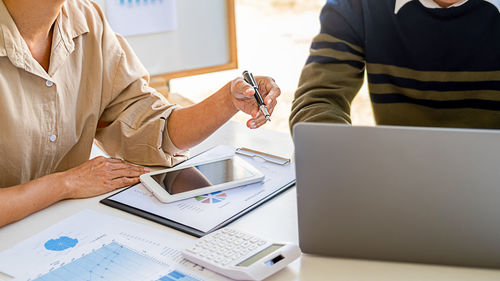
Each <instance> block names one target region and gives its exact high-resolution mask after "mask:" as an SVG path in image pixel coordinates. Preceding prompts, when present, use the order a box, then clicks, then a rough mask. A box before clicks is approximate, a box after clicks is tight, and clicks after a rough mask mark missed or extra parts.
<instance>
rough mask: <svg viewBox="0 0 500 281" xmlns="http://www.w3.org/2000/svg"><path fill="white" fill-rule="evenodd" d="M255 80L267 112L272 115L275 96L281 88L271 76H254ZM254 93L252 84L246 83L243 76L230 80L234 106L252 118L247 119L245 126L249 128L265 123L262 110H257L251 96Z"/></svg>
mask: <svg viewBox="0 0 500 281" xmlns="http://www.w3.org/2000/svg"><path fill="white" fill-rule="evenodd" d="M255 80H256V81H257V84H258V85H259V92H260V94H261V95H262V99H263V100H264V103H265V104H266V106H267V109H268V110H269V114H271V115H272V113H273V111H274V107H275V106H276V103H277V98H278V97H279V95H280V94H281V90H280V88H279V87H278V85H276V82H274V79H273V78H271V77H265V76H256V77H255ZM254 94H255V91H254V89H253V88H252V86H250V85H249V84H248V83H246V82H245V80H243V78H241V77H239V78H236V79H234V80H233V81H232V82H231V97H232V102H233V104H234V106H235V107H236V108H237V109H238V110H241V111H243V112H245V113H247V114H250V115H251V116H252V118H251V119H250V120H248V121H247V127H248V128H250V129H256V128H258V127H260V126H262V125H264V124H265V123H266V118H265V116H264V115H263V114H262V112H260V111H259V107H258V105H257V102H256V101H255V98H254V96H253V95H254Z"/></svg>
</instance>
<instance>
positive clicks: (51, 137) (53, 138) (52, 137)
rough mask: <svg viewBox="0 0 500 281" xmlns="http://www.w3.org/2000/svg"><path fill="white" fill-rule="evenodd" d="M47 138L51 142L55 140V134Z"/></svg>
mask: <svg viewBox="0 0 500 281" xmlns="http://www.w3.org/2000/svg"><path fill="white" fill-rule="evenodd" d="M49 140H50V141H51V142H55V141H56V140H57V136H56V135H51V136H50V137H49Z"/></svg>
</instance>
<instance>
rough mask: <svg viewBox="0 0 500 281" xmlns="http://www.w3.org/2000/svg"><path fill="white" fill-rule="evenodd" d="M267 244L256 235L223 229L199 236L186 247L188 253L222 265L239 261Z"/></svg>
mask: <svg viewBox="0 0 500 281" xmlns="http://www.w3.org/2000/svg"><path fill="white" fill-rule="evenodd" d="M265 244H267V242H266V241H265V240H262V239H259V238H258V237H255V236H252V235H249V234H246V233H243V232H240V231H237V230H234V229H223V230H222V231H219V232H218V233H215V234H214V235H209V236H207V237H204V238H201V239H200V240H199V241H198V242H197V243H196V244H195V245H194V246H192V247H191V248H189V249H187V251H189V252H190V253H192V254H194V255H196V256H198V257H199V258H201V259H205V260H208V261H211V262H214V263H217V264H220V265H222V266H226V265H229V264H233V263H235V262H237V261H240V260H241V258H242V257H244V256H245V255H247V254H248V253H250V252H252V251H255V250H256V249H258V248H261V247H262V246H264V245H265Z"/></svg>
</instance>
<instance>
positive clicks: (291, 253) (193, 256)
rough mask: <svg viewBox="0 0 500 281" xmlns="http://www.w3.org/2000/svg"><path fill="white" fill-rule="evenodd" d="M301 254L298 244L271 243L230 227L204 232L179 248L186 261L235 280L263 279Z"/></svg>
mask: <svg viewBox="0 0 500 281" xmlns="http://www.w3.org/2000/svg"><path fill="white" fill-rule="evenodd" d="M300 254H301V251H300V248H299V246H297V245H294V244H290V243H273V242H269V241H266V240H264V239H261V238H259V237H256V236H254V235H251V234H248V233H244V232H242V231H239V230H235V229H229V228H223V229H219V230H217V231H215V232H213V233H210V234H207V235H206V236H204V237H202V238H200V239H198V240H197V241H196V242H195V243H194V244H193V245H192V246H191V247H189V248H187V249H186V250H184V251H182V255H183V256H184V258H186V259H187V260H190V261H192V262H194V263H196V264H198V265H201V266H204V267H206V268H208V269H210V270H212V271H215V272H217V273H219V274H222V275H225V276H227V277H229V278H232V279H235V280H262V279H264V278H266V277H268V276H270V275H271V274H273V273H275V272H277V271H279V270H280V269H282V268H283V267H285V266H287V265H288V264H289V263H291V262H292V261H294V260H295V259H297V258H298V257H299V256H300Z"/></svg>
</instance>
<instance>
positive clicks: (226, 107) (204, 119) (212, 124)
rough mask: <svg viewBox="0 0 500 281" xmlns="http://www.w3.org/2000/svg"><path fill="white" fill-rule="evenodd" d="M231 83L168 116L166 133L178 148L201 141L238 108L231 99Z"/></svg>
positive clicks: (187, 146) (190, 145) (186, 147)
mask: <svg viewBox="0 0 500 281" xmlns="http://www.w3.org/2000/svg"><path fill="white" fill-rule="evenodd" d="M230 91H231V83H228V84H226V85H225V86H224V87H223V88H222V89H220V90H219V91H217V92H216V93H215V94H213V95H211V96H210V97H208V98H207V99H205V100H204V101H202V102H200V103H198V104H195V105H192V106H189V107H185V108H179V109H176V110H174V112H172V114H171V115H170V117H169V118H168V124H167V129H168V134H169V136H170V139H171V140H172V143H173V144H174V145H175V146H176V147H178V148H179V149H188V148H190V147H193V146H195V145H197V144H198V143H200V142H202V141H203V140H204V139H206V138H207V137H208V136H210V135H211V134H212V133H213V132H215V130H217V129H218V128H219V127H220V126H222V125H223V124H224V123H226V122H227V121H228V120H229V119H231V117H232V116H233V115H235V114H236V113H237V112H238V109H237V108H236V107H235V106H234V105H233V103H232V100H231V92H230Z"/></svg>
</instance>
